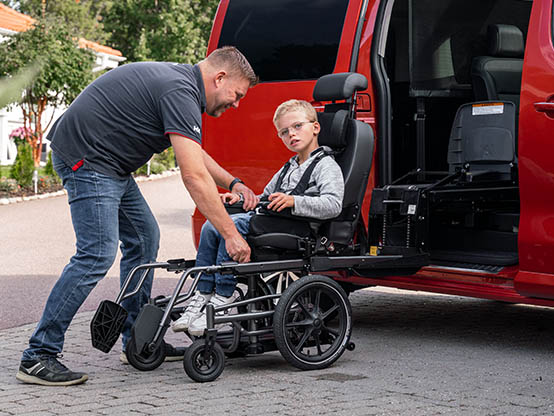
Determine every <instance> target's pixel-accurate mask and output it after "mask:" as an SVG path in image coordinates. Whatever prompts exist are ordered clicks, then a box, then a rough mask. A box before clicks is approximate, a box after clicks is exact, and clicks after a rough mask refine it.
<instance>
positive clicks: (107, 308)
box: [90, 300, 128, 353]
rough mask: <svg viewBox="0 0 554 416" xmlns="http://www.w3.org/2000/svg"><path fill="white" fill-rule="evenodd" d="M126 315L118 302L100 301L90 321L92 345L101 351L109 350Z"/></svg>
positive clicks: (119, 332) (120, 329)
mask: <svg viewBox="0 0 554 416" xmlns="http://www.w3.org/2000/svg"><path fill="white" fill-rule="evenodd" d="M127 315H128V313H127V311H126V310H125V308H124V307H123V306H121V305H119V304H118V303H115V302H112V301H110V300H103V301H102V302H100V305H99V306H98V309H97V310H96V313H95V314H94V317H93V318H92V321H91V322H90V335H91V338H92V346H93V347H94V348H96V349H98V350H100V351H102V352H106V353H108V352H110V350H111V349H112V347H113V346H114V345H115V343H116V342H117V339H118V338H119V335H120V334H121V331H122V329H123V324H124V323H125V320H126V319H127Z"/></svg>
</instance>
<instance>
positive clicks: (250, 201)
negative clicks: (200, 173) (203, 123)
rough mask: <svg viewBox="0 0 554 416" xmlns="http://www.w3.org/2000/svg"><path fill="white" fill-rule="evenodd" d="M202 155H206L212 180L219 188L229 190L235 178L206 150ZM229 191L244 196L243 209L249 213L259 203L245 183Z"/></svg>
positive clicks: (205, 162)
mask: <svg viewBox="0 0 554 416" xmlns="http://www.w3.org/2000/svg"><path fill="white" fill-rule="evenodd" d="M202 153H203V155H204V164H205V165H206V168H207V169H208V172H210V175H212V178H213V179H214V181H215V183H216V184H217V186H219V187H221V188H223V189H229V184H230V183H231V182H232V181H233V180H234V179H235V177H234V176H233V175H231V174H230V173H229V172H227V171H226V170H225V169H223V168H222V167H221V166H220V165H219V164H218V163H217V162H216V161H215V160H214V159H213V158H212V157H211V156H210V155H209V154H208V153H206V152H205V151H204V150H202ZM229 191H232V192H235V193H240V194H242V196H243V197H244V204H243V207H244V209H245V210H247V211H249V210H251V209H254V207H255V206H256V204H257V203H258V199H257V197H256V194H254V192H252V190H251V189H250V188H249V187H247V186H246V185H244V184H243V183H237V184H235V185H234V186H233V189H229Z"/></svg>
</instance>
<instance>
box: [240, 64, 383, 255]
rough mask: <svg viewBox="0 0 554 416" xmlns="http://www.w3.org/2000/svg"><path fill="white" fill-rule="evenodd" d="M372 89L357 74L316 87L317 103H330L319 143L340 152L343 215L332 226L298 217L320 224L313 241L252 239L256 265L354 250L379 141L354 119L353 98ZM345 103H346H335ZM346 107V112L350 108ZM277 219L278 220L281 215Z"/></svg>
mask: <svg viewBox="0 0 554 416" xmlns="http://www.w3.org/2000/svg"><path fill="white" fill-rule="evenodd" d="M366 88H367V79H366V78H365V77H364V76H363V75H360V74H356V73H340V74H330V75H325V76H323V77H321V78H320V79H319V80H318V81H317V83H316V85H315V88H314V92H313V96H314V99H315V100H316V101H331V103H329V104H327V105H326V106H325V110H324V112H323V113H318V119H319V122H320V124H321V132H320V135H319V144H320V145H325V146H329V147H330V148H332V149H333V150H334V151H335V160H336V161H337V163H338V165H339V166H340V167H341V170H342V174H343V177H344V198H343V208H342V212H341V214H340V215H339V216H338V217H336V218H334V219H332V220H328V221H323V222H322V221H320V220H318V219H317V218H306V217H293V216H291V215H290V214H288V215H287V214H285V216H286V217H287V218H288V219H290V218H296V219H297V220H298V221H308V222H311V223H314V224H316V225H317V226H316V227H315V228H316V229H317V232H316V233H315V235H314V236H313V238H306V237H303V236H298V235H295V234H290V233H287V232H286V230H284V232H279V233H268V234H264V235H259V236H252V235H250V236H248V237H247V240H248V243H249V244H250V246H251V248H252V258H253V259H255V260H256V261H261V260H273V259H275V258H292V257H299V256H301V257H304V256H309V255H311V254H312V253H314V252H316V251H317V252H318V253H322V252H323V253H324V252H334V253H336V252H339V251H341V250H342V249H344V248H345V247H347V246H349V245H350V244H351V243H352V241H353V237H354V233H355V230H356V228H357V225H358V222H359V218H360V212H361V206H362V201H363V198H364V194H365V189H366V186H367V181H368V178H369V172H370V170H371V163H372V157H373V147H374V137H373V131H372V129H371V127H370V126H369V125H368V124H366V123H364V122H361V121H358V120H355V119H354V118H353V114H354V113H353V110H352V106H353V103H354V100H353V97H354V96H355V93H356V91H360V90H364V89H366ZM338 100H346V102H345V103H336V101H338ZM345 108H347V109H345ZM267 214H269V215H274V216H275V220H276V221H278V218H279V214H274V213H272V212H267Z"/></svg>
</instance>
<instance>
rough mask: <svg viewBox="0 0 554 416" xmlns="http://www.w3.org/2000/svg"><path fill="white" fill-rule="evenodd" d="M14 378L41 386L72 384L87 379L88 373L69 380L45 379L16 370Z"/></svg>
mask: <svg viewBox="0 0 554 416" xmlns="http://www.w3.org/2000/svg"><path fill="white" fill-rule="evenodd" d="M15 378H16V379H17V380H19V381H21V382H23V383H27V384H39V385H41V386H74V385H75V384H81V383H84V382H85V381H87V380H88V375H86V374H85V375H84V376H83V377H81V378H78V379H75V380H69V381H47V380H43V379H41V378H38V377H36V376H31V375H29V374H25V373H23V372H22V371H18V372H17V374H16V376H15Z"/></svg>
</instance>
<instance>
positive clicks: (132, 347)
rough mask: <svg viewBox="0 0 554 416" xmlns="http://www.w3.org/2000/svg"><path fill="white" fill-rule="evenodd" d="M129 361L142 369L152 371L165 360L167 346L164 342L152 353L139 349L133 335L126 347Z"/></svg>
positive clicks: (138, 368)
mask: <svg viewBox="0 0 554 416" xmlns="http://www.w3.org/2000/svg"><path fill="white" fill-rule="evenodd" d="M125 354H126V355H127V361H129V364H131V365H132V366H133V367H135V368H136V369H137V370H140V371H152V370H155V369H156V368H158V367H159V366H160V365H161V364H162V363H163V362H164V360H165V347H164V343H163V342H162V343H161V345H160V346H159V347H158V348H156V349H155V350H154V351H153V352H152V353H145V352H142V351H140V352H139V351H137V347H136V342H135V337H133V336H132V337H131V338H130V339H129V342H127V347H126V348H125Z"/></svg>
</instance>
